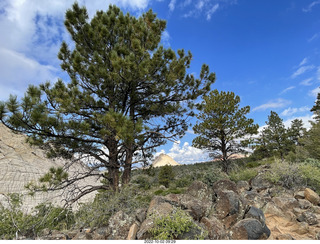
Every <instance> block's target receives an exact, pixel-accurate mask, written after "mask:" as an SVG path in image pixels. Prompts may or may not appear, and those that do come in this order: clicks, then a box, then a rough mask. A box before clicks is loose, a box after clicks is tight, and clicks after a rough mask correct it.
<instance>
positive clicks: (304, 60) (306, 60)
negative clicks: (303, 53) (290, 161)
mask: <svg viewBox="0 0 320 244" xmlns="http://www.w3.org/2000/svg"><path fill="white" fill-rule="evenodd" d="M307 62H308V58H304V59H303V60H302V61H301V62H300V64H299V66H302V65H305V64H306V63H307Z"/></svg>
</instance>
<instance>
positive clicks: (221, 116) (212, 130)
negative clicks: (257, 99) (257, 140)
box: [193, 90, 259, 172]
mask: <svg viewBox="0 0 320 244" xmlns="http://www.w3.org/2000/svg"><path fill="white" fill-rule="evenodd" d="M200 107H201V112H200V113H199V114H198V115H197V118H198V120H199V122H198V123H197V124H196V125H195V126H194V127H193V130H194V132H195V133H196V134H199V136H197V137H196V138H195V139H194V140H193V146H194V147H197V148H201V149H206V150H208V151H209V152H210V155H211V156H212V157H213V158H215V159H218V160H221V161H222V165H223V170H224V171H225V172H228V171H229V159H230V157H232V155H234V154H238V153H243V152H244V148H245V147H246V146H247V145H248V144H249V140H248V138H246V137H248V136H251V135H254V134H256V133H257V132H258V131H257V130H258V128H259V126H258V125H256V124H254V123H253V122H254V121H253V119H249V118H247V117H246V115H247V114H248V113H249V112H250V107H249V106H245V107H243V108H240V97H239V96H236V95H235V94H234V93H233V92H224V91H221V92H220V93H219V91H218V90H214V91H211V92H210V94H209V95H208V96H207V95H206V96H204V97H203V102H202V103H201V106H200Z"/></svg>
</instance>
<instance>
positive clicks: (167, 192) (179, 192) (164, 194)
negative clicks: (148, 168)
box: [154, 188, 184, 196]
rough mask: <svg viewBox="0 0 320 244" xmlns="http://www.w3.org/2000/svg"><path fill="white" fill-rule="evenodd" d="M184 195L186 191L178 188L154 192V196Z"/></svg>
mask: <svg viewBox="0 0 320 244" xmlns="http://www.w3.org/2000/svg"><path fill="white" fill-rule="evenodd" d="M183 193H184V190H183V189H177V188H169V189H165V190H164V189H159V190H156V191H155V192H154V195H156V196H159V195H160V196H166V195H168V194H183Z"/></svg>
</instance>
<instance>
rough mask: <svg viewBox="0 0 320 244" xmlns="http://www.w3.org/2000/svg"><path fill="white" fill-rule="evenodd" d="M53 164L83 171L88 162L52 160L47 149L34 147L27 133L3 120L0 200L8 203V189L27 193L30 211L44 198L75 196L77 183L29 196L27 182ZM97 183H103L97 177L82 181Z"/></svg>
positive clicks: (71, 172)
mask: <svg viewBox="0 0 320 244" xmlns="http://www.w3.org/2000/svg"><path fill="white" fill-rule="evenodd" d="M51 167H64V168H65V169H67V171H68V173H69V175H71V176H72V175H74V174H81V173H82V172H84V170H85V167H86V166H85V165H83V164H81V163H80V162H71V161H66V160H63V159H56V160H51V159H48V158H46V156H45V152H44V151H43V150H41V149H39V148H37V147H31V146H30V145H29V144H28V143H27V142H26V136H25V135H21V134H16V133H13V132H12V131H11V130H9V129H8V128H6V127H5V126H4V125H2V124H0V182H1V184H0V193H1V194H0V201H1V203H2V204H4V205H6V204H7V197H6V196H7V194H8V193H19V194H22V195H23V203H24V209H25V210H26V211H30V210H31V209H32V208H33V207H35V206H36V205H38V204H40V203H43V202H52V203H54V204H56V205H63V204H64V201H63V200H64V199H66V198H68V197H71V194H74V193H75V191H76V186H75V187H69V188H68V189H66V190H65V191H59V192H50V193H37V194H35V196H33V197H31V196H28V194H27V193H28V192H27V190H26V189H25V185H26V184H28V183H29V182H30V181H34V182H36V181H37V180H38V179H39V178H40V177H41V176H43V175H44V174H45V173H47V172H48V170H49V169H50V168H51ZM79 184H80V186H81V185H84V184H91V185H96V184H99V182H97V179H96V178H94V177H91V178H88V179H87V180H85V181H84V182H81V183H79ZM93 197H94V194H89V195H87V196H85V197H84V198H82V199H81V200H80V201H82V202H86V201H88V200H92V199H93Z"/></svg>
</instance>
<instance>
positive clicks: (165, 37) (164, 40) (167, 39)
mask: <svg viewBox="0 0 320 244" xmlns="http://www.w3.org/2000/svg"><path fill="white" fill-rule="evenodd" d="M170 39H171V37H170V34H169V32H168V31H167V30H165V31H164V32H162V36H161V42H162V44H163V46H165V47H170Z"/></svg>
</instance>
